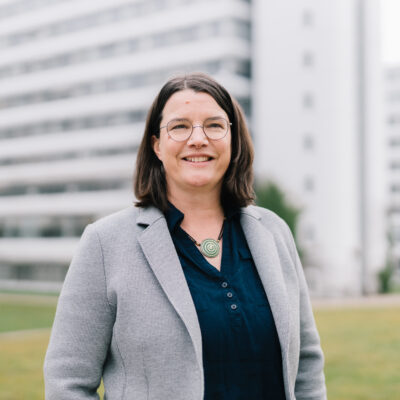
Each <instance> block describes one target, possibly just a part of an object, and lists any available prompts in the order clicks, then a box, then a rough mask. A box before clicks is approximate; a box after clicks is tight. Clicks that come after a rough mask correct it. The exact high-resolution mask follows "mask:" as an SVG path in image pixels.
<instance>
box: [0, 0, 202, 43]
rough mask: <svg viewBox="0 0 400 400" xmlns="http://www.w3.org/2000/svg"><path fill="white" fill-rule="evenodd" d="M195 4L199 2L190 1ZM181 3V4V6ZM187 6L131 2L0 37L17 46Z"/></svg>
mask: <svg viewBox="0 0 400 400" xmlns="http://www.w3.org/2000/svg"><path fill="white" fill-rule="evenodd" d="M189 1H190V2H195V1H199V0H189ZM179 3H180V4H179ZM182 3H184V4H185V5H186V4H187V3H188V0H185V1H184V0H181V1H179V2H177V1H173V2H171V1H168V0H151V1H149V0H142V1H140V2H139V1H135V2H130V3H128V4H124V5H122V6H119V7H112V8H108V9H106V10H101V11H97V12H95V13H90V14H85V15H81V16H79V17H74V18H69V19H65V20H64V21H57V22H55V23H52V24H48V25H43V26H39V27H37V28H34V29H29V30H26V31H23V32H18V33H14V34H11V35H7V36H4V37H0V46H2V47H7V46H17V45H20V44H23V43H27V42H33V41H37V40H41V39H44V38H47V37H54V36H59V35H64V34H66V33H71V32H77V31H81V30H87V29H90V28H93V27H97V26H101V25H107V24H112V23H115V22H120V21H123V20H129V19H132V18H139V17H143V16H144V15H146V14H151V13H154V12H159V11H161V10H163V9H165V8H167V7H169V8H171V6H181V5H182Z"/></svg>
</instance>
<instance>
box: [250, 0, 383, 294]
mask: <svg viewBox="0 0 400 400" xmlns="http://www.w3.org/2000/svg"><path fill="white" fill-rule="evenodd" d="M252 7H253V8H252V15H253V18H252V24H253V25H252V26H253V31H252V33H253V47H252V65H253V75H252V82H253V90H252V105H253V107H252V123H253V125H252V126H253V134H254V137H255V141H256V145H257V149H262V152H260V151H259V152H258V157H256V167H257V171H258V173H259V175H263V176H265V177H266V178H269V179H273V180H275V181H277V182H278V183H280V184H282V185H283V187H284V189H285V191H286V192H288V193H290V198H291V199H292V201H293V202H294V203H295V204H297V205H298V206H300V207H301V209H302V213H301V220H300V226H299V232H298V235H299V239H300V241H301V245H302V247H303V249H304V253H305V261H306V262H305V264H306V265H305V267H306V270H305V271H306V273H307V275H308V279H309V285H310V286H311V288H312V289H313V291H315V292H317V293H320V294H344V293H348V294H357V293H360V292H368V291H373V290H375V288H376V273H377V271H378V270H379V269H380V268H382V267H383V263H384V254H385V235H384V231H385V228H384V204H385V200H384V184H383V170H384V159H383V148H384V140H383V135H382V129H381V128H382V127H381V111H380V110H381V99H382V94H381V84H380V80H381V66H380V55H379V24H378V22H379V8H378V2H377V1H374V0H372V1H371V0H338V1H328V0H327V1H325V0H323V1H318V0H304V1H295V2H293V1H290V0H281V1H275V0H255V1H253V2H252Z"/></svg>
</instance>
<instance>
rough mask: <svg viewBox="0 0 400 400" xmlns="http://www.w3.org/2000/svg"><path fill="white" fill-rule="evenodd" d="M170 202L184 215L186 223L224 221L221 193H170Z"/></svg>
mask: <svg viewBox="0 0 400 400" xmlns="http://www.w3.org/2000/svg"><path fill="white" fill-rule="evenodd" d="M168 200H169V201H170V202H171V203H172V204H173V205H174V206H175V207H176V208H178V209H179V210H180V211H181V212H182V213H183V214H184V215H185V218H184V222H185V223H186V224H187V223H189V222H199V223H201V222H202V223H204V221H207V220H209V219H213V220H217V221H222V220H223V219H224V210H223V208H222V205H221V200H220V191H219V190H218V191H211V192H207V193H196V194H193V193H187V192H183V193H176V192H174V193H169V194H168Z"/></svg>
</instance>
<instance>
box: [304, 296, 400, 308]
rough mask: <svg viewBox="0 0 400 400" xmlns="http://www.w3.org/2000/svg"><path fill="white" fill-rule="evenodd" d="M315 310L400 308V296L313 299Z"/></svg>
mask: <svg viewBox="0 0 400 400" xmlns="http://www.w3.org/2000/svg"><path fill="white" fill-rule="evenodd" d="M311 302H312V305H313V308H315V309H320V308H338V307H343V308H376V307H400V294H382V295H371V296H364V297H341V298H313V299H311Z"/></svg>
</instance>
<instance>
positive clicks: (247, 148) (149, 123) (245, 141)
mask: <svg viewBox="0 0 400 400" xmlns="http://www.w3.org/2000/svg"><path fill="white" fill-rule="evenodd" d="M185 89H190V90H193V91H194V92H204V93H207V94H209V95H210V96H211V97H213V98H214V100H215V101H216V102H217V103H218V105H219V106H220V107H221V108H222V109H223V110H224V111H225V112H226V114H227V115H228V118H229V121H230V122H231V123H232V126H231V136H232V140H231V147H232V149H231V151H232V152H231V161H230V164H229V167H228V169H227V171H226V173H225V175H224V179H223V183H222V190H221V204H222V206H225V205H226V204H230V205H233V206H236V207H244V206H247V205H249V204H251V203H253V200H254V191H253V167H252V165H253V158H254V150H253V144H252V141H251V137H250V134H249V131H248V129H247V126H246V121H245V118H244V114H243V111H242V110H241V108H240V106H239V104H238V103H237V101H236V100H235V99H233V98H232V97H231V96H230V94H229V93H228V92H227V90H226V89H225V88H224V87H222V86H221V85H220V84H219V83H218V82H216V81H215V80H214V79H213V78H211V77H210V76H208V75H206V74H203V73H193V74H187V75H183V76H178V77H175V78H172V79H170V80H168V81H167V83H166V84H165V85H164V86H163V87H162V88H161V90H160V92H159V93H158V95H157V97H156V98H155V100H154V102H153V104H152V105H151V107H150V110H149V112H148V114H147V120H146V126H145V130H144V134H143V138H142V142H141V144H140V147H139V151H138V155H137V159H136V170H135V175H134V191H135V196H136V198H137V199H138V201H137V202H136V206H138V207H146V206H149V205H153V206H155V207H157V208H159V209H160V210H161V211H166V210H167V209H168V199H167V183H166V179H165V175H164V168H163V165H162V163H161V161H160V160H159V159H158V157H157V156H156V154H155V153H154V151H153V146H152V140H151V138H152V136H153V135H155V136H156V137H159V135H160V123H161V120H162V113H163V110H164V106H165V104H166V103H167V101H168V99H169V98H170V97H171V96H172V95H173V94H174V93H176V92H179V91H181V90H185Z"/></svg>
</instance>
